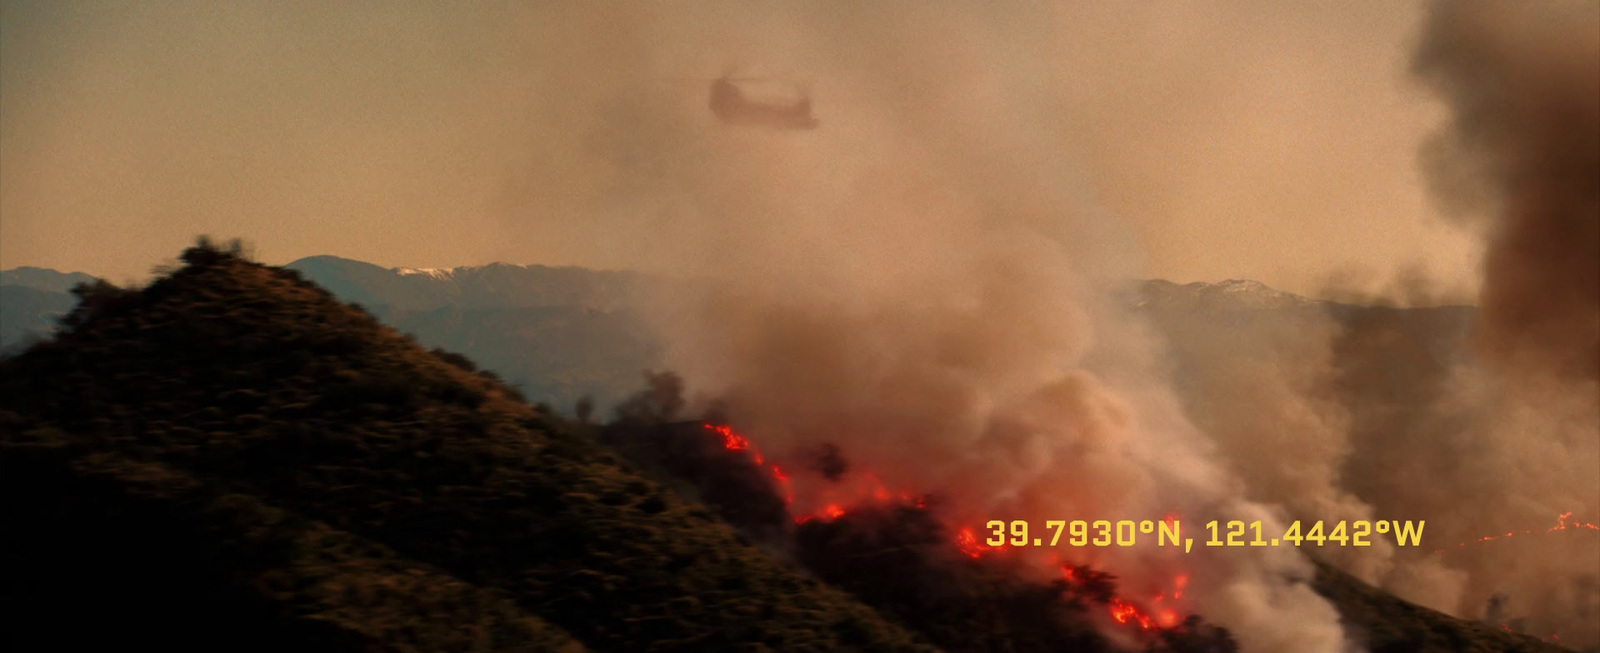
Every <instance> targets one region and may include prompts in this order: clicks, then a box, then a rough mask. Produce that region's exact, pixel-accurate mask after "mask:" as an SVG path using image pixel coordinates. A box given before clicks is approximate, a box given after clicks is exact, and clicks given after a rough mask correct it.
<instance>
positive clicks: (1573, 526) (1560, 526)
mask: <svg viewBox="0 0 1600 653" xmlns="http://www.w3.org/2000/svg"><path fill="white" fill-rule="evenodd" d="M1582 529H1587V530H1596V531H1600V525H1597V524H1593V523H1590V522H1583V521H1577V520H1573V519H1572V511H1570V510H1568V511H1567V512H1564V513H1561V514H1560V515H1559V516H1557V517H1556V525H1555V526H1551V527H1550V528H1547V529H1545V530H1542V531H1535V530H1524V531H1506V533H1505V534H1504V535H1485V536H1483V537H1480V538H1477V539H1473V540H1467V541H1465V542H1458V543H1456V547H1457V548H1460V547H1465V546H1466V545H1468V544H1477V543H1480V542H1493V541H1495V540H1503V539H1506V538H1508V537H1516V536H1518V535H1548V534H1550V533H1554V532H1556V531H1566V530H1582ZM1447 550H1448V549H1434V550H1433V552H1434V553H1443V552H1445V551H1447Z"/></svg>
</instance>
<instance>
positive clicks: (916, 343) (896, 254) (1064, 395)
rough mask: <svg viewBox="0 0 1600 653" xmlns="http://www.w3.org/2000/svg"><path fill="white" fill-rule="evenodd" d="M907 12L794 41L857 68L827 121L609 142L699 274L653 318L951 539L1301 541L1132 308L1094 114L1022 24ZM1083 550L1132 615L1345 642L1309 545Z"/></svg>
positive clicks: (823, 107)
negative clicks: (1182, 613)
mask: <svg viewBox="0 0 1600 653" xmlns="http://www.w3.org/2000/svg"><path fill="white" fill-rule="evenodd" d="M835 9H839V7H835ZM899 9H900V10H898V11H897V12H896V20H895V21H892V22H885V21H882V20H866V18H869V17H867V16H860V17H857V16H852V15H850V14H851V13H852V12H865V13H869V14H870V13H872V12H874V11H876V10H874V9H869V8H865V7H856V8H852V9H843V10H841V13H842V14H843V15H838V16H834V15H830V16H828V17H827V18H826V20H823V18H822V17H820V16H804V17H802V19H800V20H796V21H794V22H792V23H790V25H812V26H813V27H811V28H809V29H799V30H793V29H792V28H791V30H786V31H785V32H784V33H783V34H784V36H785V38H787V39H793V40H795V41H796V42H800V43H804V44H805V52H806V53H807V54H810V55H811V56H813V57H816V56H817V55H816V54H815V53H817V52H829V53H835V56H831V57H830V56H822V57H821V58H820V59H812V60H811V61H810V62H809V63H811V64H812V66H813V67H814V68H813V69H814V70H817V71H820V74H819V77H817V78H815V80H816V81H815V83H814V86H813V90H814V94H815V95H814V100H815V106H816V107H817V111H818V118H819V119H820V120H821V122H822V125H823V128H822V129H819V130H816V131H813V132H793V133H781V132H780V133H772V132H767V131H756V130H737V129H728V128H724V127H722V126H719V125H717V124H715V123H714V122H713V119H712V118H711V116H709V115H708V113H707V112H705V110H704V108H703V106H690V107H686V108H685V110H684V111H683V112H682V113H667V114H661V113H650V114H645V113H639V114H630V118H631V120H630V121H629V123H628V124H630V125H631V126H632V131H628V132H626V133H613V134H611V135H610V137H611V138H612V140H610V141H608V144H609V145H608V146H609V147H612V148H614V149H615V151H616V152H617V153H618V156H617V157H616V158H617V160H619V161H626V162H629V166H630V167H629V168H628V169H626V170H624V171H623V172H622V174H621V175H620V179H621V180H622V183H623V185H624V188H621V189H619V191H618V192H619V195H623V196H625V197H626V198H627V201H626V202H625V203H624V208H625V210H626V211H628V212H630V213H633V214H646V215H652V216H659V219H660V221H661V222H660V223H659V224H660V225H661V227H662V230H661V233H659V234H656V235H658V236H659V237H660V238H661V245H662V247H663V248H665V251H668V252H669V254H667V255H669V256H671V257H674V258H675V259H676V260H678V261H680V262H681V263H682V265H683V266H685V267H688V268H691V269H694V270H697V271H699V272H700V277H699V278H700V281H701V285H700V286H699V288H698V293H697V294H696V296H695V298H693V299H692V300H684V299H682V298H676V299H675V300H674V301H673V302H670V303H668V305H667V306H663V307H660V308H659V310H658V311H657V314H658V317H659V318H660V320H661V323H662V326H663V329H664V330H665V332H666V334H667V336H668V338H667V339H668V341H669V342H671V343H672V346H673V350H672V351H671V360H670V364H671V366H672V368H673V369H676V370H679V371H681V372H682V373H683V374H684V376H685V378H686V379H687V380H688V381H689V383H690V384H691V386H692V387H693V388H694V389H696V390H698V391H700V392H703V393H705V394H706V395H708V396H714V397H717V398H719V399H721V400H723V401H725V402H726V406H727V409H728V415H729V417H730V418H731V420H732V421H733V422H734V423H735V424H737V425H738V426H739V428H740V429H741V430H742V431H744V432H746V433H748V434H749V435H750V436H751V437H752V438H755V439H758V440H759V441H760V443H761V445H762V447H763V449H764V450H766V451H768V452H772V453H775V454H776V455H778V456H783V455H784V454H785V453H789V454H797V453H799V452H803V451H806V450H808V449H813V448H814V447H815V446H816V445H818V444H820V443H833V444H836V445H837V446H839V447H840V449H841V450H842V451H843V454H844V456H845V457H846V458H847V459H849V460H850V461H851V464H852V465H853V466H856V465H859V466H860V467H862V468H864V469H871V470H873V471H875V472H876V473H877V474H878V475H880V476H881V477H882V478H883V480H884V482H885V483H887V484H888V485H889V486H892V487H909V488H914V489H916V490H917V491H920V492H934V493H938V494H939V495H941V496H943V497H945V498H946V502H947V503H946V506H947V511H946V513H945V517H946V518H947V519H948V520H949V522H950V523H949V524H947V525H948V526H950V527H952V528H954V527H960V526H973V527H981V526H982V525H983V524H984V523H985V522H987V521H988V520H991V519H1005V520H1010V519H1029V520H1033V521H1034V523H1036V524H1042V523H1043V522H1044V521H1045V520H1049V519H1090V520H1092V519H1108V520H1113V521H1115V520H1144V519H1150V520H1160V519H1161V518H1162V517H1163V516H1164V515H1167V514H1171V513H1178V514H1181V515H1182V516H1183V518H1184V520H1185V523H1186V527H1187V530H1186V532H1187V534H1188V535H1189V536H1191V537H1195V538H1196V539H1197V540H1203V539H1204V538H1205V537H1206V535H1205V533H1204V532H1203V531H1202V530H1201V528H1202V527H1201V525H1202V524H1203V523H1204V522H1205V521H1208V520H1211V519H1219V520H1229V519H1240V520H1244V521H1253V520H1261V521H1262V522H1263V523H1264V528H1265V529H1266V531H1267V532H1274V530H1276V529H1281V527H1282V526H1281V523H1280V519H1281V516H1282V515H1281V513H1280V512H1279V511H1278V509H1277V508H1276V507H1273V506H1271V505H1268V504H1266V503H1263V502H1259V501H1255V500H1252V499H1251V498H1249V497H1248V496H1247V495H1246V489H1245V486H1244V484H1243V483H1242V482H1241V480H1240V478H1239V477H1238V475H1237V474H1236V473H1235V472H1234V471H1233V470H1231V469H1230V467H1229V465H1228V464H1227V463H1226V461H1224V460H1223V459H1222V458H1221V457H1220V452H1219V451H1218V450H1217V448H1216V446H1215V445H1214V443H1212V442H1211V441H1210V440H1209V439H1208V438H1207V436H1206V435H1205V434H1204V433H1202V432H1201V431H1200V430H1199V429H1197V428H1196V427H1195V426H1194V425H1193V424H1191V423H1190V421H1189V420H1188V418H1187V417H1186V416H1185V414H1184V411H1183V409H1182V407H1181V405H1180V402H1179V400H1178V398H1177V396H1176V395H1175V394H1174V392H1173V391H1172V389H1171V387H1170V386H1169V384H1168V383H1167V381H1166V380H1165V379H1164V378H1163V370H1162V368H1161V366H1160V365H1159V359H1158V357H1157V351H1158V347H1159V345H1158V340H1157V339H1156V338H1155V337H1154V336H1153V335H1152V332H1151V330H1150V329H1149V328H1148V327H1147V326H1146V325H1145V324H1144V323H1143V322H1142V321H1141V319H1139V318H1137V317H1136V316H1134V315H1132V314H1130V313H1129V312H1127V311H1126V310H1125V308H1124V307H1123V306H1122V305H1121V304H1119V303H1118V302H1117V301H1116V299H1117V297H1118V296H1119V293H1120V292H1121V291H1122V290H1124V288H1123V286H1122V284H1124V283H1125V282H1126V281H1127V280H1129V279H1135V278H1138V277H1139V276H1141V267H1140V261H1141V254H1140V251H1139V249H1138V247H1137V245H1136V239H1135V238H1134V235H1133V233H1131V231H1130V229H1129V227H1128V226H1127V225H1124V224H1122V223H1121V222H1120V221H1119V220H1118V219H1117V218H1116V217H1115V216H1112V215H1109V214H1108V213H1107V212H1105V211H1103V210H1102V209H1100V208H1099V207H1097V205H1096V204H1095V203H1094V202H1093V201H1092V199H1091V193H1090V192H1089V190H1088V183H1087V179H1086V177H1085V175H1084V172H1083V169H1082V163H1081V162H1080V161H1078V160H1075V158H1074V157H1073V155H1072V153H1071V152H1070V151H1069V150H1068V148H1066V147H1065V146H1064V145H1063V142H1062V139H1061V138H1059V129H1060V127H1059V125H1060V124H1061V123H1062V122H1063V121H1069V120H1071V119H1072V117H1071V116H1070V115H1069V114H1067V113H1066V112H1065V111H1064V109H1063V107H1062V105H1061V103H1060V102H1059V99H1058V98H1054V97H1052V96H1051V91H1050V89H1048V88H1040V87H1039V84H1038V80H1039V79H1040V77H1039V75H1038V74H1037V71H1036V70H1032V69H1030V66H1029V65H1028V64H1027V63H1025V62H1027V61H1028V60H1029V58H1028V57H1027V56H1023V55H1024V52H1025V51H1023V52H1019V49H1021V48H1023V47H1024V46H1026V45H1027V41H1026V40H1025V39H1018V38H1016V37H1017V34H1018V33H1017V32H1016V28H1017V25H1015V24H1013V23H1014V21H1018V20H1021V17H1019V16H1009V17H1008V18H1007V20H1006V21H1001V22H1005V23H1006V24H989V23H984V22H982V21H976V20H974V19H973V16H971V15H969V14H967V13H964V12H954V11H950V10H948V9H946V8H942V6H936V5H907V6H902V7H900V8H899ZM1022 13H1023V14H1026V12H1022ZM855 18H861V19H862V20H855ZM846 26H849V27H846ZM1021 34H1022V35H1023V36H1028V35H1030V34H1031V32H1029V31H1026V30H1024V31H1022V32H1021ZM778 49H779V50H781V48H778ZM780 54H781V53H780ZM746 65H749V64H746ZM771 65H773V66H775V67H779V68H781V67H782V66H783V64H782V63H781V62H780V63H777V64H771ZM708 72H712V73H713V74H714V73H715V72H716V71H714V70H713V71H708ZM619 111H626V108H625V107H624V108H619ZM796 500H797V503H798V502H804V501H805V500H806V497H805V496H803V494H801V496H797V498H796ZM1070 555H1078V553H1077V552H1072V553H1070ZM1083 555H1090V556H1095V557H1094V558H1093V559H1084V560H1074V561H1073V562H1080V563H1091V564H1096V565H1099V566H1101V567H1103V568H1105V569H1107V570H1109V571H1111V572H1112V573H1115V574H1117V575H1118V576H1119V577H1120V578H1121V579H1122V581H1121V584H1122V586H1123V588H1124V590H1125V591H1128V592H1130V593H1133V594H1135V595H1138V594H1142V593H1143V592H1144V591H1146V590H1149V591H1150V593H1151V594H1154V591H1155V589H1156V588H1158V587H1161V586H1163V585H1165V584H1167V583H1170V582H1171V579H1172V578H1173V577H1174V575H1175V574H1180V573H1184V574H1188V575H1189V576H1190V577H1191V579H1192V581H1191V583H1190V585H1189V588H1190V589H1189V598H1190V600H1192V602H1193V605H1192V606H1191V607H1193V608H1194V609H1197V610H1200V611H1202V612H1203V614H1204V615H1205V616H1206V617H1207V618H1208V619H1212V620H1214V621H1216V622H1217V623H1220V624H1222V625H1224V626H1227V627H1229V628H1230V629H1232V630H1233V631H1234V632H1235V634H1236V636H1237V638H1238V639H1239V641H1240V643H1241V644H1242V645H1243V646H1244V647H1245V649H1246V650H1250V651H1284V650H1296V651H1339V650H1343V648H1344V647H1345V642H1344V637H1343V634H1342V632H1341V629H1340V627H1339V625H1338V618H1337V614H1336V613H1335V611H1334V609H1333V608H1332V607H1331V606H1330V605H1329V604H1328V603H1326V602H1325V601H1324V600H1323V599H1321V598H1320V597H1319V596H1317V595H1316V594H1315V593H1314V592H1313V591H1312V590H1311V589H1310V587H1309V585H1308V584H1307V582H1306V581H1307V580H1308V577H1309V576H1310V574H1311V573H1312V569H1311V567H1310V565H1309V564H1308V563H1307V562H1306V561H1305V560H1304V559H1302V558H1301V557H1300V556H1299V554H1298V553H1297V552H1295V551H1294V550H1292V549H1284V548H1267V549H1248V550H1246V549H1211V550H1207V549H1205V548H1204V547H1197V548H1196V550H1195V551H1194V552H1193V553H1191V554H1185V553H1183V552H1182V551H1181V550H1175V549H1173V548H1170V547H1168V548H1161V547H1157V546H1156V545H1155V544H1154V543H1151V542H1148V540H1147V541H1146V542H1142V543H1141V544H1140V545H1139V546H1134V547H1126V548H1122V547H1110V548H1105V549H1100V550H1098V551H1095V550H1089V551H1087V552H1085V553H1083Z"/></svg>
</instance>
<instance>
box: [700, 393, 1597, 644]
mask: <svg viewBox="0 0 1600 653" xmlns="http://www.w3.org/2000/svg"><path fill="white" fill-rule="evenodd" d="M704 426H705V428H706V429H707V430H709V431H711V432H713V433H716V434H717V435H719V436H721V437H722V444H723V447H725V448H727V449H728V450H729V451H745V452H748V453H749V455H750V456H751V458H752V460H754V461H755V463H756V465H758V466H762V467H764V468H765V469H768V470H770V471H771V473H772V477H773V479H774V480H775V481H776V482H777V484H778V485H779V487H781V488H783V491H784V495H785V498H784V501H785V503H787V504H789V505H791V506H792V505H793V504H794V490H793V487H792V484H791V483H790V478H789V476H788V475H787V474H785V473H784V472H783V470H782V469H780V468H779V467H778V465H777V464H775V463H774V464H767V463H766V458H765V457H764V456H763V455H762V454H761V452H760V451H759V450H757V449H756V448H755V447H754V445H752V444H751V443H750V440H749V438H746V437H745V436H743V435H740V434H739V433H737V432H735V431H734V430H733V428H732V427H729V426H718V425H713V424H705V425H704ZM857 478H858V479H860V480H859V481H857V482H856V483H855V484H854V485H853V486H844V487H843V489H841V490H838V492H837V493H838V494H845V495H851V496H848V497H846V498H845V499H844V500H843V501H840V500H838V497H837V496H835V497H834V499H835V500H833V501H830V502H828V503H826V504H824V505H823V507H822V509H821V510H818V511H816V512H815V513H808V514H798V515H797V516H796V517H795V520H794V521H795V523H796V524H805V523H808V522H810V521H812V520H816V519H823V520H829V521H831V520H835V519H838V518H840V517H843V516H845V515H846V514H848V512H849V510H848V509H847V508H846V507H845V506H846V505H849V504H851V503H864V502H866V501H869V500H870V501H877V502H879V503H887V502H890V501H895V500H898V501H899V502H901V503H904V504H908V505H914V506H916V507H918V508H925V507H927V497H926V495H919V494H916V493H913V492H911V491H909V490H900V491H898V492H895V491H890V489H889V488H888V486H886V485H885V484H884V482H883V480H882V479H881V478H879V477H878V476H877V475H876V474H872V473H870V472H869V473H864V474H861V475H860V476H858V477H857ZM1570 514H1571V513H1568V515H1570ZM1565 517H1566V515H1563V518H1565ZM1178 518H1179V516H1178V515H1177V514H1175V513H1169V514H1167V515H1166V516H1165V517H1164V521H1168V522H1171V521H1172V520H1175V519H1178ZM1589 527H1591V528H1593V525H1589ZM955 545H956V549H957V550H959V551H960V552H961V553H962V554H963V555H966V556H968V557H970V558H974V559H976V558H980V557H982V556H984V555H986V554H990V553H994V552H997V551H1006V550H1007V548H1006V547H1005V546H1004V545H1001V546H989V545H987V544H985V543H983V542H981V541H979V540H978V537H977V535H976V534H974V533H973V530H972V529H971V528H961V529H958V530H957V531H956V537H955ZM1060 569H1061V571H1062V574H1063V575H1064V576H1065V577H1066V579H1067V580H1068V581H1069V582H1073V583H1078V582H1081V580H1082V579H1079V578H1078V577H1077V573H1076V572H1075V571H1074V569H1073V567H1071V566H1070V565H1061V566H1060ZM1172 584H1173V587H1172V594H1171V596H1170V597H1169V596H1168V595H1167V593H1166V591H1165V590H1163V591H1160V592H1157V593H1156V595H1155V597H1154V598H1153V599H1152V600H1151V601H1150V602H1149V604H1150V606H1151V608H1150V609H1149V610H1147V609H1145V608H1142V607H1140V606H1139V605H1137V604H1135V603H1134V602H1132V601H1128V600H1125V599H1123V598H1121V597H1112V598H1111V601H1110V603H1109V604H1108V607H1109V608H1110V611H1111V618H1112V619H1113V620H1115V621H1116V622H1117V623H1123V624H1133V625H1135V626H1138V627H1139V628H1140V629H1141V630H1156V629H1163V628H1171V627H1173V626H1176V625H1177V624H1178V623H1179V621H1181V620H1180V618H1179V612H1178V610H1177V609H1175V608H1172V607H1164V606H1163V604H1164V603H1166V602H1167V601H1169V600H1170V601H1179V600H1181V599H1183V593H1184V588H1186V587H1187V586H1188V584H1189V575H1188V574H1179V575H1178V576H1176V577H1175V578H1173V583H1172Z"/></svg>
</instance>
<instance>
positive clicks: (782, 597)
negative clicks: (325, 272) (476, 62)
mask: <svg viewBox="0 0 1600 653" xmlns="http://www.w3.org/2000/svg"><path fill="white" fill-rule="evenodd" d="M184 260H185V262H186V263H187V265H186V266H185V267H184V268H182V269H180V270H178V271H176V272H174V273H173V274H171V275H170V276H168V277H165V278H162V279H159V280H157V281H156V282H154V283H153V284H151V285H150V286H149V287H148V288H146V289H144V290H141V291H124V290H119V289H115V288H112V287H109V286H100V287H98V288H90V289H88V290H86V291H83V292H82V293H81V294H82V295H83V296H84V300H83V302H82V304H81V305H80V306H79V307H78V308H77V309H75V310H74V312H73V313H71V314H70V315H68V316H67V318H66V319H65V320H64V322H63V328H62V331H61V333H60V334H59V335H58V337H57V338H56V339H54V340H52V341H48V342H45V343H42V344H40V345H39V346H36V347H34V348H32V349H30V350H28V351H26V352H23V353H21V354H19V355H17V356H15V357H12V358H10V359H7V360H5V361H3V362H0V466H3V469H0V479H4V498H3V502H4V503H3V505H4V511H3V514H0V520H3V524H0V532H3V533H4V538H3V543H4V547H5V550H4V552H3V561H4V563H3V574H4V578H3V581H4V588H5V598H4V604H3V607H0V609H3V610H4V618H3V620H0V624H3V625H0V630H3V631H4V633H5V640H6V648H7V649H8V650H13V651H25V650H94V649H109V648H116V649H122V648H127V647H132V646H135V645H139V644H146V645H150V644H153V645H155V647H156V648H157V650H207V651H210V650H327V651H346V650H361V651H412V650H416V651H423V650H436V651H469V650H478V651H501V650H583V649H589V650H596V651H640V650H662V651H674V650H678V651H715V650H750V651H762V650H767V651H780V650H782V651H788V650H812V651H847V650H860V651H911V650H931V648H930V647H927V646H923V645H918V644H917V641H919V640H918V638H917V637H916V636H914V635H912V634H910V633H909V632H908V631H906V630H905V629H903V628H901V627H899V626H896V625H894V624H891V623H889V622H888V621H886V620H885V619H884V618H883V617H881V616H880V615H879V614H878V613H876V612H875V611H873V610H872V609H870V608H868V607H865V606H864V605H862V604H861V603H859V602H857V601H855V600H854V599H852V598H851V597H850V596H849V595H847V594H845V593H844V592H842V591H839V590H836V589H833V588H831V587H828V586H825V585H823V584H821V583H820V582H819V581H817V580H815V579H813V578H811V577H809V576H807V575H804V574H801V573H799V572H797V571H795V570H793V569H791V568H789V567H786V566H785V565H783V564H782V563H780V562H778V561H776V560H774V559H772V558H771V557H769V556H768V555H767V554H765V553H763V552H762V551H760V550H758V549H756V548H754V547H752V546H750V545H749V544H748V543H747V542H746V541H745V540H744V539H743V538H742V537H741V536H740V535H739V534H737V533H735V532H734V531H733V530H732V529H731V528H730V527H729V526H727V525H726V524H725V523H723V522H721V521H719V520H718V519H716V518H715V517H714V516H712V515H711V514H710V513H708V512H707V511H705V510H704V509H703V508H701V507H699V506H697V505H695V504H692V503H689V502H687V501H685V500H683V499H681V498H679V497H678V496H677V495H675V494H673V493H671V492H668V491H665V490H663V489H662V488H661V487H660V486H659V485H658V484H657V483H655V482H652V481H650V480H647V479H645V478H643V477H641V476H639V475H637V474H635V473H633V472H632V471H630V470H629V469H628V468H627V467H626V466H625V465H624V464H622V463H621V462H620V461H619V460H618V459H616V458H615V457H614V456H613V455H611V454H609V453H608V452H606V451H605V450H604V449H602V448H601V447H599V446H598V445H596V444H595V443H593V442H592V441H591V440H589V439H586V438H583V437H580V436H577V435H574V434H572V433H571V432H570V431H569V430H567V429H566V428H564V427H563V425H562V424H561V423H560V422H559V421H557V420H555V419H554V418H551V417H549V416H547V415H544V414H541V413H540V412H538V411H537V410H535V409H534V408H532V407H529V406H528V405H526V404H524V403H522V402H520V401H517V400H515V399H514V398H512V397H511V396H510V393H509V391H508V390H507V389H506V388H505V387H504V386H502V385H501V384H499V383H498V382H497V381H494V380H492V379H488V378H485V377H482V376H479V375H476V374H473V373H471V372H469V371H467V370H465V369H462V368H460V367H456V366H455V365H452V364H451V363H450V362H448V361H447V360H446V359H445V358H444V357H440V356H437V355H434V354H430V353H429V352H428V351H427V350H425V349H423V348H421V347H420V346H418V345H416V344H415V343H414V342H412V341H411V340H409V339H408V338H406V337H404V336H401V335H400V334H398V333H396V332H394V331H392V330H390V329H387V328H385V327H382V326H380V325H379V324H378V323H377V322H376V321H375V320H374V319H373V318H372V317H370V316H369V315H367V314H365V313H363V312H361V311H359V310H356V309H353V308H351V307H348V306H345V305H343V304H340V303H338V302H337V301H336V300H334V299H333V298H332V297H331V296H330V295H329V294H328V293H327V292H325V291H323V290H321V289H319V288H317V287H316V286H314V285H312V284H311V283H309V282H306V281H303V280H301V279H299V278H298V276H297V275H296V274H294V273H292V272H290V271H286V270H282V269H275V268H268V267H264V266H260V265H256V264H253V263H249V262H246V261H243V260H240V259H238V258H236V257H234V256H232V255H229V254H227V253H223V252H220V251H217V250H215V249H212V248H207V247H200V248H194V249H191V250H189V251H188V252H186V253H185V255H184Z"/></svg>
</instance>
